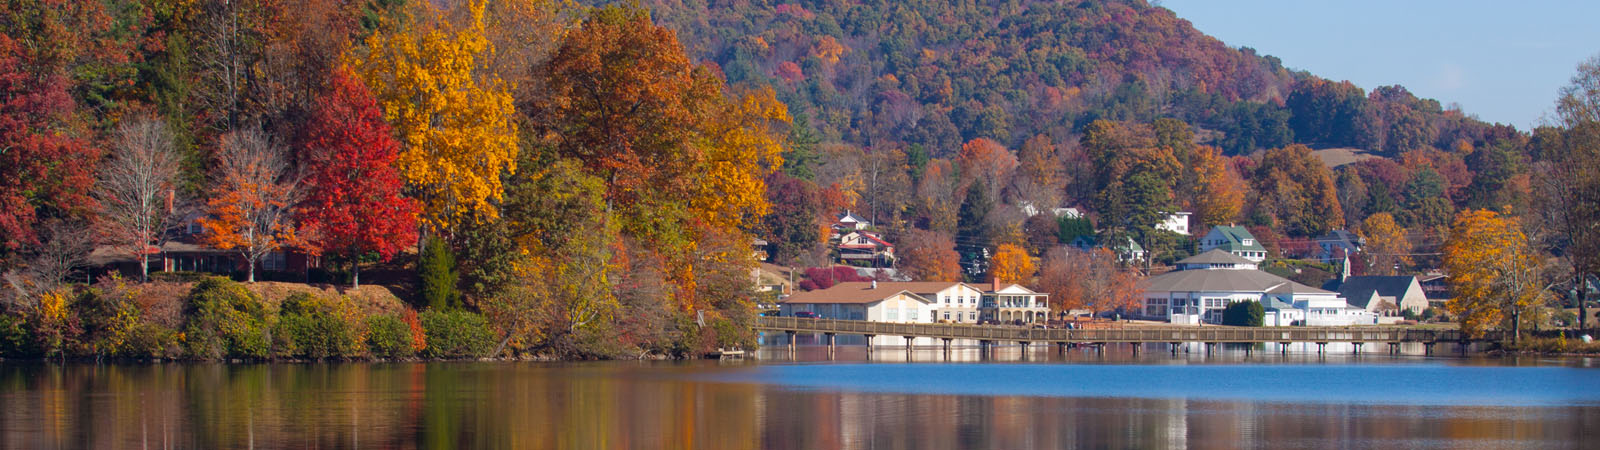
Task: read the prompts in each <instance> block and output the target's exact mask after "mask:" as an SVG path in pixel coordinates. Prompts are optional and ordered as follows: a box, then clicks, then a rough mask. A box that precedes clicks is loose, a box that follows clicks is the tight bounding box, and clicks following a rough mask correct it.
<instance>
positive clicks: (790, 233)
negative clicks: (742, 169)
mask: <svg viewBox="0 0 1600 450" xmlns="http://www.w3.org/2000/svg"><path fill="white" fill-rule="evenodd" d="M766 184H767V199H768V201H770V202H771V203H772V207H771V208H769V209H768V210H767V215H766V217H764V218H763V219H762V227H763V229H764V231H765V236H766V238H767V241H768V242H769V243H771V245H772V247H773V250H774V251H773V255H772V258H773V261H776V262H779V263H782V264H793V263H794V262H796V261H797V260H798V259H799V258H800V257H801V256H803V255H806V254H808V253H809V252H810V251H811V250H812V249H814V248H816V247H817V246H818V245H821V244H822V243H824V242H826V240H827V237H828V235H827V234H826V233H823V232H822V231H821V230H823V229H825V228H826V227H827V226H828V225H829V223H823V222H824V221H823V220H820V219H821V218H822V217H824V216H826V215H827V214H828V213H827V211H824V210H823V205H822V198H821V197H820V195H819V193H818V192H817V187H816V185H813V184H811V182H808V181H805V180H802V179H798V178H793V177H790V176H788V175H786V174H783V173H773V174H772V175H769V176H767V183H766Z"/></svg>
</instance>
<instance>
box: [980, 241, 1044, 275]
mask: <svg viewBox="0 0 1600 450" xmlns="http://www.w3.org/2000/svg"><path fill="white" fill-rule="evenodd" d="M1033 272H1034V267H1033V257H1031V256H1028V251H1027V250H1025V249H1023V248H1022V247H1021V246H1018V245H1016V244H1000V248H999V249H997V250H995V252H994V259H993V260H991V261H990V262H989V279H991V280H996V281H1001V282H1009V283H1023V284H1027V283H1032V282H1033Z"/></svg>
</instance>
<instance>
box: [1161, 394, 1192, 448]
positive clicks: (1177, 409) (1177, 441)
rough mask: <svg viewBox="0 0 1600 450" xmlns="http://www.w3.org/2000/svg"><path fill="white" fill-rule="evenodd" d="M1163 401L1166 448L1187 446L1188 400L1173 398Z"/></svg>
mask: <svg viewBox="0 0 1600 450" xmlns="http://www.w3.org/2000/svg"><path fill="white" fill-rule="evenodd" d="M1165 403H1166V404H1167V405H1166V406H1167V414H1166V417H1165V419H1166V422H1167V426H1166V427H1165V428H1166V431H1167V448H1189V401H1188V400H1185V399H1181V398H1174V399H1168V400H1166V401H1165Z"/></svg>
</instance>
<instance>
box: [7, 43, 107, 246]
mask: <svg viewBox="0 0 1600 450" xmlns="http://www.w3.org/2000/svg"><path fill="white" fill-rule="evenodd" d="M36 56H37V55H35V54H33V53H32V52H30V51H29V49H27V48H25V47H24V46H23V45H22V43H20V42H17V41H15V40H13V39H12V38H10V37H7V36H4V35H0V259H4V258H5V257H6V255H7V254H8V253H11V252H15V251H19V250H22V249H25V248H26V247H28V246H31V245H33V244H36V243H37V242H38V234H37V233H36V232H35V230H34V225H35V224H37V223H38V222H39V220H40V219H41V218H42V217H51V216H55V217H63V216H74V215H81V214H84V213H86V212H87V211H88V210H89V209H91V208H92V207H93V205H94V204H95V203H94V199H93V198H92V197H90V196H89V192H88V191H89V188H90V187H91V186H94V178H93V175H92V173H91V170H92V167H93V164H94V162H95V161H98V160H99V158H100V151H99V150H98V149H96V148H94V147H93V146H91V145H90V144H89V142H88V141H87V140H84V139H82V138H78V137H75V136H77V135H78V133H76V132H75V131H76V130H72V129H71V128H72V124H73V122H72V120H71V115H72V113H73V110H74V109H75V108H76V106H75V104H74V102H73V100H72V97H70V96H69V95H68V93H67V89H68V87H69V86H70V82H69V81H68V79H67V76H66V73H65V72H64V71H63V70H62V69H61V68H60V67H57V66H53V65H50V64H42V63H44V62H45V61H39V58H37V57H36Z"/></svg>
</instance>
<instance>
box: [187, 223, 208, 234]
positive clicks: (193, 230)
mask: <svg viewBox="0 0 1600 450" xmlns="http://www.w3.org/2000/svg"><path fill="white" fill-rule="evenodd" d="M202 231H205V227H202V226H200V221H198V220H191V221H189V234H200V232H202Z"/></svg>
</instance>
